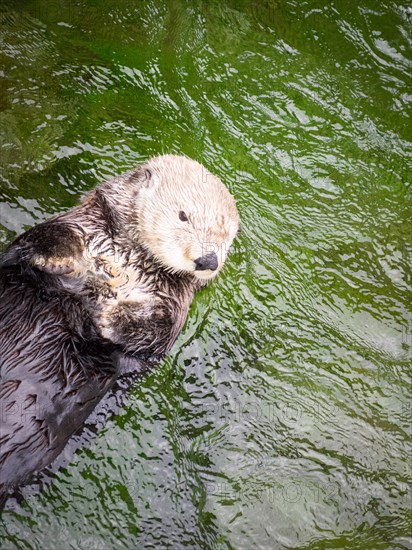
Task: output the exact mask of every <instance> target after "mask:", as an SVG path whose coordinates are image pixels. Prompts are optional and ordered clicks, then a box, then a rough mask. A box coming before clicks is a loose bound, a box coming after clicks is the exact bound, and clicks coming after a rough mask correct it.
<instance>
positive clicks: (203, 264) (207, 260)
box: [195, 252, 218, 271]
mask: <svg viewBox="0 0 412 550" xmlns="http://www.w3.org/2000/svg"><path fill="white" fill-rule="evenodd" d="M195 266H196V269H195V271H206V269H210V270H211V271H215V269H217V266H218V261H217V256H216V253H215V252H211V253H210V254H206V256H201V257H200V258H197V259H196V260H195Z"/></svg>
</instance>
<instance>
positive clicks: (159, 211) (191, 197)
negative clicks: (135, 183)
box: [135, 155, 239, 281]
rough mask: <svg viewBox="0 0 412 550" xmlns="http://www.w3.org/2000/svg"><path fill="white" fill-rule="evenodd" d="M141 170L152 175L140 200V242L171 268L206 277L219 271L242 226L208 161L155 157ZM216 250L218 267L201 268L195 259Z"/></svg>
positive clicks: (141, 192)
mask: <svg viewBox="0 0 412 550" xmlns="http://www.w3.org/2000/svg"><path fill="white" fill-rule="evenodd" d="M142 169H143V170H145V171H147V172H146V173H147V174H148V178H147V184H146V185H145V186H144V187H143V188H142V189H141V190H140V192H139V193H138V195H137V198H136V205H135V208H136V211H137V218H138V220H139V240H140V242H141V243H142V244H143V245H144V246H145V247H146V248H147V249H148V250H149V251H150V252H151V253H152V254H153V255H154V256H155V257H156V258H157V259H158V260H159V261H160V262H161V263H162V265H163V266H164V267H166V268H168V269H169V270H170V271H172V272H189V273H193V274H194V275H195V276H196V277H197V278H198V279H199V280H201V281H207V280H209V279H211V278H213V277H214V276H216V275H217V274H218V273H219V271H220V270H221V269H222V267H223V264H224V262H225V259H226V255H227V252H228V250H229V247H230V245H231V244H232V242H233V239H234V238H235V236H236V233H237V232H238V229H239V214H238V212H237V209H236V203H235V200H234V198H233V197H232V195H231V194H230V192H229V191H228V189H227V188H226V187H225V186H224V185H223V183H222V182H221V181H220V180H219V179H218V178H217V177H216V176H213V175H212V174H210V172H208V170H207V169H206V168H205V167H204V166H202V165H201V164H199V163H198V162H196V161H193V160H191V159H188V158H186V157H182V156H175V155H164V156H161V157H155V158H153V159H151V160H149V161H148V162H147V163H146V164H144V165H143V166H142ZM182 213H184V215H183V214H182ZM185 217H187V221H184V219H185ZM182 218H183V220H182ZM213 252H214V253H216V255H217V262H218V263H217V267H216V269H214V270H211V269H205V270H199V269H197V266H196V264H195V260H196V259H198V258H202V257H205V256H206V255H208V254H211V253H213Z"/></svg>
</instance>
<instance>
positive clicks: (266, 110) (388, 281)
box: [0, 0, 412, 550]
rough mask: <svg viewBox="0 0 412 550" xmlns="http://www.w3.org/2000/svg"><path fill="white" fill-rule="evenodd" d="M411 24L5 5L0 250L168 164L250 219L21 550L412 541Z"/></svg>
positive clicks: (341, 16)
mask: <svg viewBox="0 0 412 550" xmlns="http://www.w3.org/2000/svg"><path fill="white" fill-rule="evenodd" d="M411 18H412V11H411V9H410V7H407V6H406V4H398V3H396V2H385V3H378V2H374V1H372V0H367V1H366V2H363V3H362V5H358V3H357V2H354V1H352V0H350V1H348V2H344V3H340V4H339V5H336V4H335V3H331V4H328V5H326V6H323V7H322V6H319V5H318V4H317V3H316V2H312V1H311V0H310V1H308V2H304V3H302V2H295V1H282V2H257V1H256V2H242V3H235V2H211V3H200V2H195V3H191V2H185V1H183V0H181V1H177V2H166V1H161V0H156V1H151V2H147V3H133V2H129V1H127V0H121V1H118V0H117V1H116V2H115V1H113V0H104V1H102V2H99V3H96V2H93V1H91V0H88V1H87V0H78V1H76V2H64V1H62V2H57V1H56V2H46V1H38V0H37V1H36V0H32V1H25V2H20V3H15V2H12V1H11V0H10V1H9V0H6V1H5V2H4V3H3V7H2V11H1V20H2V26H3V34H4V42H3V44H2V49H1V55H2V61H3V63H2V64H3V67H4V74H3V79H2V93H1V94H0V104H1V112H0V125H1V130H2V140H3V143H2V156H1V168H2V169H1V173H0V177H1V183H0V201H1V202H0V215H1V220H0V222H1V225H0V243H1V245H2V246H3V245H5V244H6V243H7V242H10V240H11V239H12V238H13V237H14V236H15V235H17V234H18V233H19V232H21V231H23V230H24V229H25V228H27V227H30V226H31V225H32V224H34V223H36V222H38V221H40V220H43V219H45V218H47V217H48V216H50V215H53V214H55V213H57V212H61V211H62V210H64V209H66V208H69V207H70V206H72V205H74V204H75V203H76V202H77V201H78V199H79V197H80V196H81V194H82V193H84V192H85V191H86V190H88V189H90V188H91V187H92V186H93V185H95V183H96V182H97V181H101V180H104V179H106V178H109V177H111V176H113V175H114V174H117V173H119V172H121V171H124V170H127V169H130V168H131V167H132V166H133V165H135V164H138V163H139V162H140V161H142V160H143V159H146V158H147V157H148V156H152V155H156V154H159V153H164V152H176V153H183V154H186V155H188V156H191V157H193V158H196V159H197V160H199V161H200V162H202V163H204V164H205V165H206V166H207V167H208V168H209V169H210V170H211V171H212V172H215V173H216V174H217V175H219V176H220V177H221V178H222V179H223V181H225V182H226V183H227V185H228V186H229V187H230V189H231V191H232V192H233V193H234V194H235V196H236V197H237V199H238V204H239V210H240V212H241V217H242V226H243V227H242V229H243V232H242V235H241V237H240V238H239V239H238V241H237V242H236V244H235V246H234V248H233V250H232V252H231V259H230V262H229V264H228V265H227V268H226V270H225V273H224V275H223V276H222V277H221V279H220V281H219V282H218V283H217V284H216V285H214V286H213V287H210V288H209V289H206V290H204V291H203V292H202V293H201V294H200V295H199V296H198V298H197V300H196V302H195V304H194V306H193V308H192V311H191V316H190V319H189V320H188V323H187V325H186V327H185V329H184V331H183V333H182V334H181V336H180V338H179V340H178V342H177V344H176V345H175V347H174V350H173V353H172V354H171V355H170V357H169V358H168V359H167V360H166V361H165V363H164V364H163V365H162V366H161V367H160V368H159V369H158V370H157V371H156V372H154V373H153V374H152V375H150V376H149V377H147V378H146V379H145V380H143V382H142V383H141V384H140V385H138V386H137V387H136V388H135V390H134V392H133V394H132V396H131V398H130V401H129V405H128V406H127V407H126V408H125V409H124V412H123V413H122V414H121V415H119V416H116V417H115V418H113V419H111V420H110V421H109V422H108V423H107V425H106V427H105V429H104V430H103V431H102V432H101V433H100V434H99V436H98V437H97V438H96V439H95V440H94V441H93V442H92V443H91V444H90V445H89V446H88V447H86V448H84V449H83V450H81V451H80V452H78V453H77V454H76V456H75V457H74V459H73V461H72V462H71V463H70V465H69V466H68V467H67V468H66V469H64V470H62V471H60V472H59V474H58V475H57V476H56V479H55V480H54V482H53V484H52V485H50V486H49V487H47V488H46V489H45V490H44V491H43V493H42V494H41V495H34V496H32V497H30V498H29V499H28V500H27V502H26V503H25V504H24V505H23V506H22V507H21V508H18V509H14V510H8V511H6V512H5V514H4V516H3V524H2V526H1V532H2V536H3V537H4V540H5V541H6V542H5V546H4V547H5V548H21V547H25V548H40V547H41V548H46V549H49V548H50V549H51V548H63V547H64V548H69V547H70V548H99V549H101V548H119V547H122V548H123V547H124V548H134V547H137V546H138V547H139V548H146V547H147V548H174V549H176V548H183V547H189V548H241V549H245V550H248V549H250V548H265V549H266V548H311V549H312V548H313V549H315V548H354V549H358V548H373V549H375V548H385V549H386V548H410V544H411V542H410V539H408V537H409V525H410V524H409V520H410V505H411V492H410V482H411V471H410V462H409V460H408V457H409V452H410V444H411V439H410V432H411V421H412V417H411V394H410V379H411V378H410V377H411V358H412V352H411V347H412V317H411V313H410V300H411V292H410V288H411V268H410V254H411V248H412V243H411V240H412V239H411V231H412V230H411V225H410V214H411V199H410V172H409V171H408V163H407V159H408V156H409V158H410V153H411V131H410V128H411V127H412V126H411V120H410V118H411V111H410V103H411V99H412V96H411V93H410V89H411V82H410V80H411V79H410V72H411V56H410V51H411V50H410V46H411V34H410V24H411ZM408 178H409V179H408ZM23 541H25V542H23Z"/></svg>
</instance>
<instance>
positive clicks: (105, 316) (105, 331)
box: [94, 300, 117, 341]
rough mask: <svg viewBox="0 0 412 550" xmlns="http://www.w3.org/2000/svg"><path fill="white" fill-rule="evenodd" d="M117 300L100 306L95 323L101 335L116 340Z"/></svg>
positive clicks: (95, 316)
mask: <svg viewBox="0 0 412 550" xmlns="http://www.w3.org/2000/svg"><path fill="white" fill-rule="evenodd" d="M116 305H117V303H116V301H115V300H113V301H112V303H109V304H108V303H106V304H104V305H101V306H100V307H98V309H97V311H96V312H95V315H94V322H95V325H96V327H97V329H98V331H99V333H100V335H101V336H102V337H103V338H105V339H106V340H111V341H114V333H115V331H114V326H113V325H114V313H115V309H116Z"/></svg>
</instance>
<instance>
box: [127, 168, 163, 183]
mask: <svg viewBox="0 0 412 550" xmlns="http://www.w3.org/2000/svg"><path fill="white" fill-rule="evenodd" d="M132 177H133V180H135V181H138V182H139V183H140V185H141V186H142V187H144V188H146V189H150V188H152V187H155V186H157V185H159V183H160V178H159V176H158V175H157V174H155V173H154V172H153V171H152V170H150V168H148V167H147V165H143V166H139V167H138V168H137V170H136V171H135V172H134V173H133V176H132Z"/></svg>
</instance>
